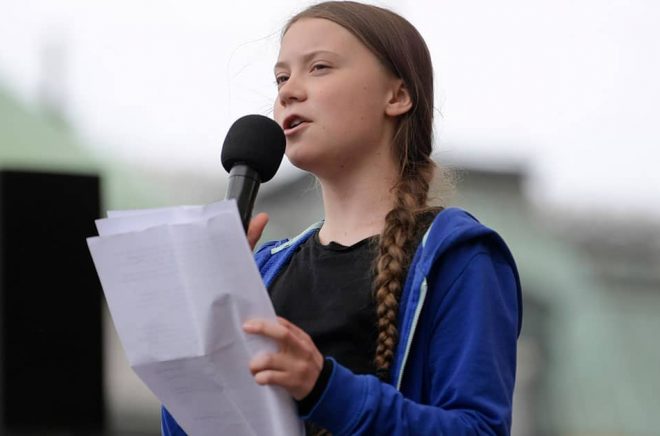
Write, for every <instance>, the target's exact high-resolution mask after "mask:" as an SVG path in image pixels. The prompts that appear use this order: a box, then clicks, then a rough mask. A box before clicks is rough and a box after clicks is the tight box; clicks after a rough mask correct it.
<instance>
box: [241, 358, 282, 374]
mask: <svg viewBox="0 0 660 436" xmlns="http://www.w3.org/2000/svg"><path fill="white" fill-rule="evenodd" d="M290 367H291V359H290V357H289V356H288V355H286V354H282V353H260V354H257V355H256V356H255V357H254V358H253V359H252V360H251V361H250V364H249V368H250V372H251V373H252V375H256V374H257V373H259V372H261V371H268V370H274V371H286V370H287V369H288V368H290Z"/></svg>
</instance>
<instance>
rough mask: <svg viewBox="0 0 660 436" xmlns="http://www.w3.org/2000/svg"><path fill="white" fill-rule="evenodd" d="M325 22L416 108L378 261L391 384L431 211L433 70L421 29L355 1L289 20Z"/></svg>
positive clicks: (381, 356)
mask: <svg viewBox="0 0 660 436" xmlns="http://www.w3.org/2000/svg"><path fill="white" fill-rule="evenodd" d="M303 18H323V19H326V20H330V21H333V22H335V23H336V24H339V25H340V26H342V27H344V28H345V29H347V30H348V31H349V32H351V33H352V34H353V35H354V36H356V37H357V38H358V39H359V40H360V41H361V42H362V43H363V44H364V45H365V46H366V47H367V48H369V50H371V51H372V52H373V53H374V55H376V57H377V58H378V59H379V60H380V61H381V62H382V64H383V65H384V66H385V67H386V68H387V69H388V70H389V71H390V72H392V73H393V74H394V75H395V76H397V77H398V78H400V79H402V80H403V82H404V84H405V86H406V87H407V89H408V92H409V93H410V96H411V98H412V102H413V105H412V108H411V109H410V110H409V111H408V112H407V113H405V114H403V115H401V116H400V119H399V121H398V126H397V130H396V133H395V135H394V139H393V144H394V153H395V157H396V158H397V160H398V163H399V165H400V166H399V170H400V177H399V181H398V183H397V184H396V185H395V186H394V188H393V190H394V193H395V204H394V207H393V208H392V210H390V211H389V213H388V214H387V215H386V217H385V227H384V229H383V232H382V233H381V235H380V240H379V245H378V256H377V257H376V260H375V278H374V295H375V300H376V306H377V316H378V339H377V344H376V355H375V357H374V363H375V365H376V368H377V371H378V374H379V376H380V377H381V378H383V379H387V377H388V374H389V369H390V366H391V364H392V358H393V356H394V350H395V347H396V344H397V340H398V332H397V328H396V317H397V312H398V308H399V297H400V294H401V290H402V288H403V283H404V280H405V274H406V270H407V267H408V265H409V263H410V256H411V253H412V249H413V247H412V243H413V241H414V239H415V235H416V233H417V230H418V227H419V223H418V217H419V216H420V212H422V211H425V210H427V209H428V192H429V186H430V183H431V179H432V177H433V172H434V168H435V164H434V163H433V161H432V160H431V151H432V137H433V67H432V64H431V56H430V54H429V50H428V48H427V46H426V43H425V42H424V39H423V38H422V37H421V35H420V34H419V32H418V31H417V29H415V27H414V26H413V25H412V24H410V23H409V22H408V21H407V20H405V19H404V18H403V17H401V16H399V15H397V14H396V13H394V12H392V11H389V10H387V9H383V8H380V7H377V6H372V5H366V4H362V3H356V2H352V1H329V2H324V3H320V4H317V5H314V6H311V7H309V8H308V9H305V10H304V11H302V12H300V13H298V14H297V15H295V16H294V17H293V18H291V19H290V20H289V22H288V23H287V25H286V26H285V27H284V30H283V31H282V35H284V34H285V33H286V32H287V30H288V29H289V28H290V27H291V25H292V24H293V23H295V22H296V21H298V20H300V19H303Z"/></svg>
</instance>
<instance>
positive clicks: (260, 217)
mask: <svg viewBox="0 0 660 436" xmlns="http://www.w3.org/2000/svg"><path fill="white" fill-rule="evenodd" d="M266 224H268V214H267V213H264V212H261V213H259V214H257V215H255V216H254V218H252V220H250V225H249V226H248V231H247V239H248V242H249V243H250V248H252V249H253V250H254V247H255V246H256V245H257V241H259V238H261V234H262V233H263V232H264V228H265V227H266Z"/></svg>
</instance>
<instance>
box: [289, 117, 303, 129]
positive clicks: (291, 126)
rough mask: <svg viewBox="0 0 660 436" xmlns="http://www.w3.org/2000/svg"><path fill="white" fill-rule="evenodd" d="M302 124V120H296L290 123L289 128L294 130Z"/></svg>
mask: <svg viewBox="0 0 660 436" xmlns="http://www.w3.org/2000/svg"><path fill="white" fill-rule="evenodd" d="M300 123H302V120H299V119H295V120H293V121H291V122H290V123H289V128H290V129H293V128H294V127H296V126H297V125H298V124H300Z"/></svg>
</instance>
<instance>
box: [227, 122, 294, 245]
mask: <svg viewBox="0 0 660 436" xmlns="http://www.w3.org/2000/svg"><path fill="white" fill-rule="evenodd" d="M285 147H286V138H285V136H284V131H283V130H282V128H281V127H280V126H279V124H277V123H276V122H275V121H273V120H271V119H270V118H268V117H265V116H263V115H246V116H244V117H241V118H239V119H238V120H236V121H235V122H234V124H232V126H231V127H230V128H229V131H228V132H227V136H226V137H225V142H224V144H223V145H222V155H221V160H222V166H223V167H224V168H225V170H226V171H227V172H228V173H229V185H228V186H227V194H226V195H225V199H226V200H227V199H231V198H234V199H236V203H237V205H238V213H239V215H240V216H241V221H242V222H243V228H244V229H245V232H247V228H248V225H249V224H250V218H251V217H252V208H253V207H254V200H255V198H257V192H258V191H259V184H260V183H265V182H267V181H269V180H270V179H272V178H273V176H274V175H275V173H276V172H277V169H278V168H279V167H280V163H281V162H282V157H283V156H284V148H285Z"/></svg>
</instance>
